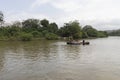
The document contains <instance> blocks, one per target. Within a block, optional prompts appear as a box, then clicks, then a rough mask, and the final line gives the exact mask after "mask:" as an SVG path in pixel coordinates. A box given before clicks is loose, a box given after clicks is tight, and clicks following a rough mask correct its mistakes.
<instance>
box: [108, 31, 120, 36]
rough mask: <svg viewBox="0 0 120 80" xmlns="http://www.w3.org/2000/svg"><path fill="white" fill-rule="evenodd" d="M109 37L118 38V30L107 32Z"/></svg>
mask: <svg viewBox="0 0 120 80" xmlns="http://www.w3.org/2000/svg"><path fill="white" fill-rule="evenodd" d="M108 35H110V36H120V29H118V30H113V31H110V32H108Z"/></svg>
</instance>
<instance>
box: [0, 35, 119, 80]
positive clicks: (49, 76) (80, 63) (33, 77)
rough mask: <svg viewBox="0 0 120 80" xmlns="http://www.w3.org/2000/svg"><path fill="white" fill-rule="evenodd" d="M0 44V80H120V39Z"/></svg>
mask: <svg viewBox="0 0 120 80" xmlns="http://www.w3.org/2000/svg"><path fill="white" fill-rule="evenodd" d="M88 41H89V42H90V45H85V46H83V45H67V44H66V42H64V41H45V40H44V41H31V42H17V41H13V42H10V41H8V42H6V41H1V42H0V80H120V37H108V38H98V39H91V40H88Z"/></svg>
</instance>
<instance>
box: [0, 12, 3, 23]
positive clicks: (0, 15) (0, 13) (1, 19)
mask: <svg viewBox="0 0 120 80" xmlns="http://www.w3.org/2000/svg"><path fill="white" fill-rule="evenodd" d="M3 19H4V15H3V13H2V12H1V11H0V23H2V22H3Z"/></svg>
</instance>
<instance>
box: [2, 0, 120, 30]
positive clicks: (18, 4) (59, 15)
mask: <svg viewBox="0 0 120 80" xmlns="http://www.w3.org/2000/svg"><path fill="white" fill-rule="evenodd" d="M119 3H120V0H0V11H2V12H3V13H4V17H5V22H7V23H11V22H14V21H23V20H26V19H28V18H36V19H40V20H42V19H48V20H49V21H50V22H56V23H57V24H58V25H59V27H61V26H63V25H64V23H67V22H69V21H74V20H78V21H79V22H80V25H81V26H85V25H92V26H93V27H94V28H96V29H99V30H112V29H119V28H120V5H119Z"/></svg>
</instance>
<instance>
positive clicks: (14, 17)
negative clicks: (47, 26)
mask: <svg viewBox="0 0 120 80" xmlns="http://www.w3.org/2000/svg"><path fill="white" fill-rule="evenodd" d="M5 16H7V17H6V18H5V20H7V22H13V21H22V20H25V19H28V18H36V19H43V18H47V19H49V17H48V16H46V15H42V14H37V13H29V12H17V13H16V12H10V13H6V14H5Z"/></svg>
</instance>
